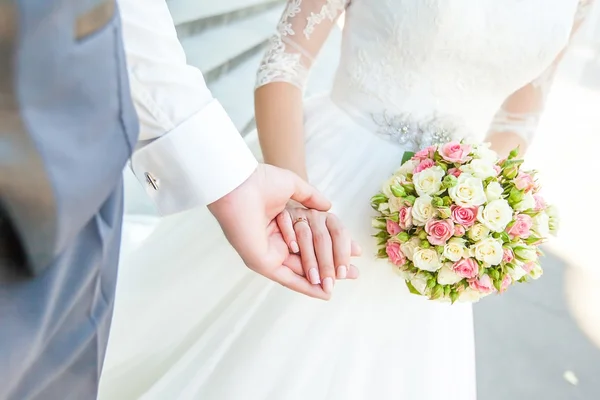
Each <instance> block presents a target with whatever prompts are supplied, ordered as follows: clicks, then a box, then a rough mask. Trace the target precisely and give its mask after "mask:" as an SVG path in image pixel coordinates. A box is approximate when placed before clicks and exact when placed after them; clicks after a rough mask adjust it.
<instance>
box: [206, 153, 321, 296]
mask: <svg viewBox="0 0 600 400" xmlns="http://www.w3.org/2000/svg"><path fill="white" fill-rule="evenodd" d="M290 199H292V200H295V201H297V202H298V203H301V204H302V205H304V206H305V207H307V208H311V209H316V210H320V211H327V210H329V208H330V207H331V203H330V202H329V201H328V200H327V199H326V198H325V197H324V196H323V195H322V194H321V193H319V192H318V191H317V190H316V189H315V188H313V187H312V186H310V185H309V184H308V183H306V182H305V181H304V180H302V179H301V178H300V177H298V176H297V175H296V174H294V173H293V172H290V171H288V170H284V169H280V168H277V167H273V166H270V165H265V164H260V165H259V166H258V168H257V169H256V171H254V173H253V174H252V175H251V176H250V178H248V180H247V181H246V182H244V183H243V184H242V185H241V186H239V187H238V188H237V189H235V190H234V191H233V192H231V193H229V194H228V195H226V196H225V197H223V198H221V199H219V200H217V201H216V202H214V203H212V204H210V205H209V206H208V208H209V209H210V211H211V212H212V213H213V215H214V216H215V217H216V218H217V220H218V221H219V224H220V225H221V228H222V229H223V232H225V236H227V239H228V240H229V242H230V243H231V245H232V246H233V247H234V248H235V250H236V251H237V252H238V253H239V255H240V256H241V257H242V259H243V260H244V263H245V264H246V265H247V266H248V267H249V268H250V269H252V270H254V271H256V272H257V273H259V274H261V275H263V276H265V277H267V278H269V279H271V280H273V281H275V282H278V283H280V284H281V285H283V286H285V287H288V288H290V289H292V290H295V291H297V292H300V293H303V294H306V295H308V296H311V297H316V298H320V299H325V300H326V299H329V298H330V296H331V295H330V294H328V293H326V292H325V291H324V290H323V289H322V287H321V286H320V285H312V284H310V282H309V281H308V280H307V279H306V278H305V277H303V276H301V275H299V274H296V273H295V272H294V270H296V271H298V265H299V260H298V256H297V255H293V254H290V252H289V249H288V246H287V244H286V242H285V241H284V239H283V237H282V235H281V232H280V230H279V228H278V226H277V223H276V222H275V218H276V217H277V215H279V213H281V212H282V211H283V210H284V209H285V207H286V204H287V203H288V201H289V200H290ZM300 270H301V267H300Z"/></svg>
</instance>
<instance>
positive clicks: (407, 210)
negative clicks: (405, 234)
mask: <svg viewBox="0 0 600 400" xmlns="http://www.w3.org/2000/svg"><path fill="white" fill-rule="evenodd" d="M398 225H399V226H400V229H402V230H404V231H406V230H408V229H410V228H412V225H413V222H412V207H402V208H401V209H400V211H399V212H398Z"/></svg>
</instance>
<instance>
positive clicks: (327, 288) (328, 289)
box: [323, 277, 333, 294]
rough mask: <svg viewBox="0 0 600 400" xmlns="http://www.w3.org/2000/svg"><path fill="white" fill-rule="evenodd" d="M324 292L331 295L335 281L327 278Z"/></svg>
mask: <svg viewBox="0 0 600 400" xmlns="http://www.w3.org/2000/svg"><path fill="white" fill-rule="evenodd" d="M323 290H324V291H325V293H327V294H331V292H333V279H332V278H329V277H327V278H325V279H323Z"/></svg>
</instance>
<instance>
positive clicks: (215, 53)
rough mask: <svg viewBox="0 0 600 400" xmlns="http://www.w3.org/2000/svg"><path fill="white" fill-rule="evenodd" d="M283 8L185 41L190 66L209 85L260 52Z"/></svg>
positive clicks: (273, 29) (274, 27) (183, 44)
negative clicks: (201, 75) (193, 67)
mask: <svg viewBox="0 0 600 400" xmlns="http://www.w3.org/2000/svg"><path fill="white" fill-rule="evenodd" d="M281 11H282V10H281V9H280V8H277V9H273V10H270V11H267V12H264V13H261V14H258V15H256V16H253V17H250V18H247V19H244V20H241V21H236V22H234V23H231V24H227V25H225V26H222V27H219V28H214V29H210V30H209V31H206V32H204V33H202V34H199V35H194V36H191V37H187V38H184V39H183V40H181V44H182V46H183V48H184V50H185V52H186V55H187V60H188V63H189V64H191V65H194V66H196V67H198V68H199V69H200V70H201V71H202V73H203V74H204V79H205V80H206V82H207V83H210V82H212V81H214V80H215V79H217V78H218V77H220V76H221V75H223V74H224V73H226V72H227V71H228V70H230V69H233V68H235V67H236V66H238V65H240V64H241V63H242V62H244V61H245V60H247V59H248V58H249V57H251V56H252V55H254V54H256V53H257V52H261V51H262V49H263V48H264V46H265V45H266V43H267V41H268V39H269V37H270V36H271V35H273V33H274V32H275V29H276V26H277V22H278V21H279V18H280V16H281Z"/></svg>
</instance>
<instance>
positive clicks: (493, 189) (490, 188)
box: [485, 181, 504, 202]
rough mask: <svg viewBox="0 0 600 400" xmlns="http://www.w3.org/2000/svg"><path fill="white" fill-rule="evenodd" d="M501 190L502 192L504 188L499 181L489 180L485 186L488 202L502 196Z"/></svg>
mask: <svg viewBox="0 0 600 400" xmlns="http://www.w3.org/2000/svg"><path fill="white" fill-rule="evenodd" d="M502 192H504V189H503V188H502V185H501V184H500V183H498V182H495V181H494V182H490V183H489V184H488V185H487V187H486V188H485V197H486V198H487V201H488V202H491V201H494V200H498V199H500V198H501V197H502Z"/></svg>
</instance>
